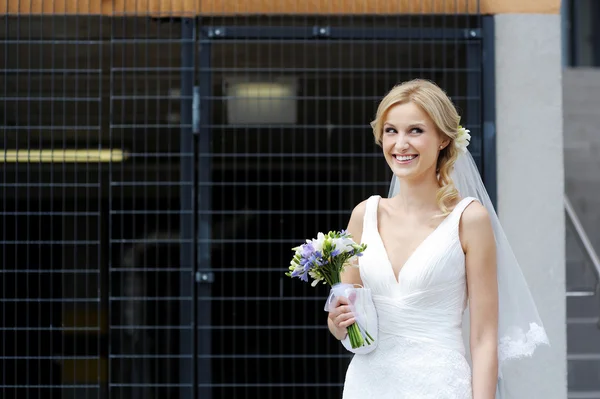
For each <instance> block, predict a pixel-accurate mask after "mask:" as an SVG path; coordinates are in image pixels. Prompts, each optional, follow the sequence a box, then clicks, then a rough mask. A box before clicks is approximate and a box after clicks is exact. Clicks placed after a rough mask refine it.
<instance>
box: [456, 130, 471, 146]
mask: <svg viewBox="0 0 600 399" xmlns="http://www.w3.org/2000/svg"><path fill="white" fill-rule="evenodd" d="M470 132H471V131H470V130H468V129H465V128H464V127H462V126H458V134H457V135H456V138H455V139H454V145H455V146H456V148H457V149H458V150H459V151H460V152H465V151H467V147H468V145H469V142H470V141H471V135H470V134H469V133H470Z"/></svg>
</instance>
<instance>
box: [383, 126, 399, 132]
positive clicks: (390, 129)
mask: <svg viewBox="0 0 600 399" xmlns="http://www.w3.org/2000/svg"><path fill="white" fill-rule="evenodd" d="M383 132H384V133H398V132H397V131H396V129H394V128H393V127H390V126H386V127H385V128H384V129H383Z"/></svg>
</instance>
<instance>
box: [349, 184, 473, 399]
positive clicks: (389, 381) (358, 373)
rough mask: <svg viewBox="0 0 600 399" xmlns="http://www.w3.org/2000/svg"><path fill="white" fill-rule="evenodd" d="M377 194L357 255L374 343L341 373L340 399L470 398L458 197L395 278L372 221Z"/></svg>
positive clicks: (461, 208) (368, 210)
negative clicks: (372, 314)
mask: <svg viewBox="0 0 600 399" xmlns="http://www.w3.org/2000/svg"><path fill="white" fill-rule="evenodd" d="M379 200H380V197H379V196H372V197H370V198H369V199H368V200H367V204H366V210H365V217H364V225H363V233H362V237H361V242H363V243H366V244H367V245H368V247H367V250H366V251H365V253H364V254H363V256H362V257H361V258H359V266H360V275H361V278H362V281H363V285H364V287H365V288H369V289H370V290H371V294H372V298H373V303H374V305H375V309H376V311H377V317H378V324H379V325H378V334H379V337H378V341H379V342H378V345H377V347H376V348H375V350H373V351H372V352H370V353H368V354H357V355H355V356H354V358H353V359H352V361H351V363H350V366H349V367H348V371H347V373H346V381H345V384H344V394H343V398H344V399H369V398H371V399H471V398H472V393H471V368H470V366H469V363H468V361H467V358H466V351H465V344H464V340H463V335H462V319H463V312H464V310H465V309H466V306H467V287H466V275H465V255H464V253H463V250H462V247H461V243H460V240H459V234H458V228H459V222H460V217H461V215H462V213H463V211H464V210H465V208H466V207H467V206H468V205H469V204H470V203H471V202H472V201H474V200H475V199H474V198H465V199H463V200H462V201H460V202H459V203H458V204H457V206H456V207H455V208H454V209H453V210H452V212H451V213H450V214H449V215H448V216H446V218H445V219H444V220H443V221H442V223H441V224H440V225H439V226H438V227H437V228H436V229H435V230H434V231H433V232H432V233H431V234H430V235H429V236H428V237H427V238H426V239H425V240H424V241H423V242H422V243H421V244H420V245H419V247H418V248H417V249H416V250H415V251H414V252H413V253H412V255H411V256H410V257H409V258H408V260H407V261H406V263H405V264H404V266H403V267H402V268H401V270H400V272H399V274H398V279H396V276H394V272H393V270H392V266H391V263H390V261H389V258H388V256H387V252H386V250H385V247H384V245H383V241H382V239H381V236H380V235H379V230H378V227H377V208H378V204H379Z"/></svg>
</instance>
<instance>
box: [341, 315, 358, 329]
mask: <svg viewBox="0 0 600 399" xmlns="http://www.w3.org/2000/svg"><path fill="white" fill-rule="evenodd" d="M354 323H356V319H355V318H354V317H351V318H349V319H348V320H346V321H343V322H341V323H340V324H339V326H340V328H348V327H350V326H351V325H352V324H354Z"/></svg>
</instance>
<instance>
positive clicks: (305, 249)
mask: <svg viewBox="0 0 600 399" xmlns="http://www.w3.org/2000/svg"><path fill="white" fill-rule="evenodd" d="M314 252H315V247H314V246H313V245H312V243H310V242H307V243H306V244H303V245H302V247H301V249H300V256H302V257H303V258H309V257H310V256H311V255H312V254H313V253H314Z"/></svg>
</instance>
